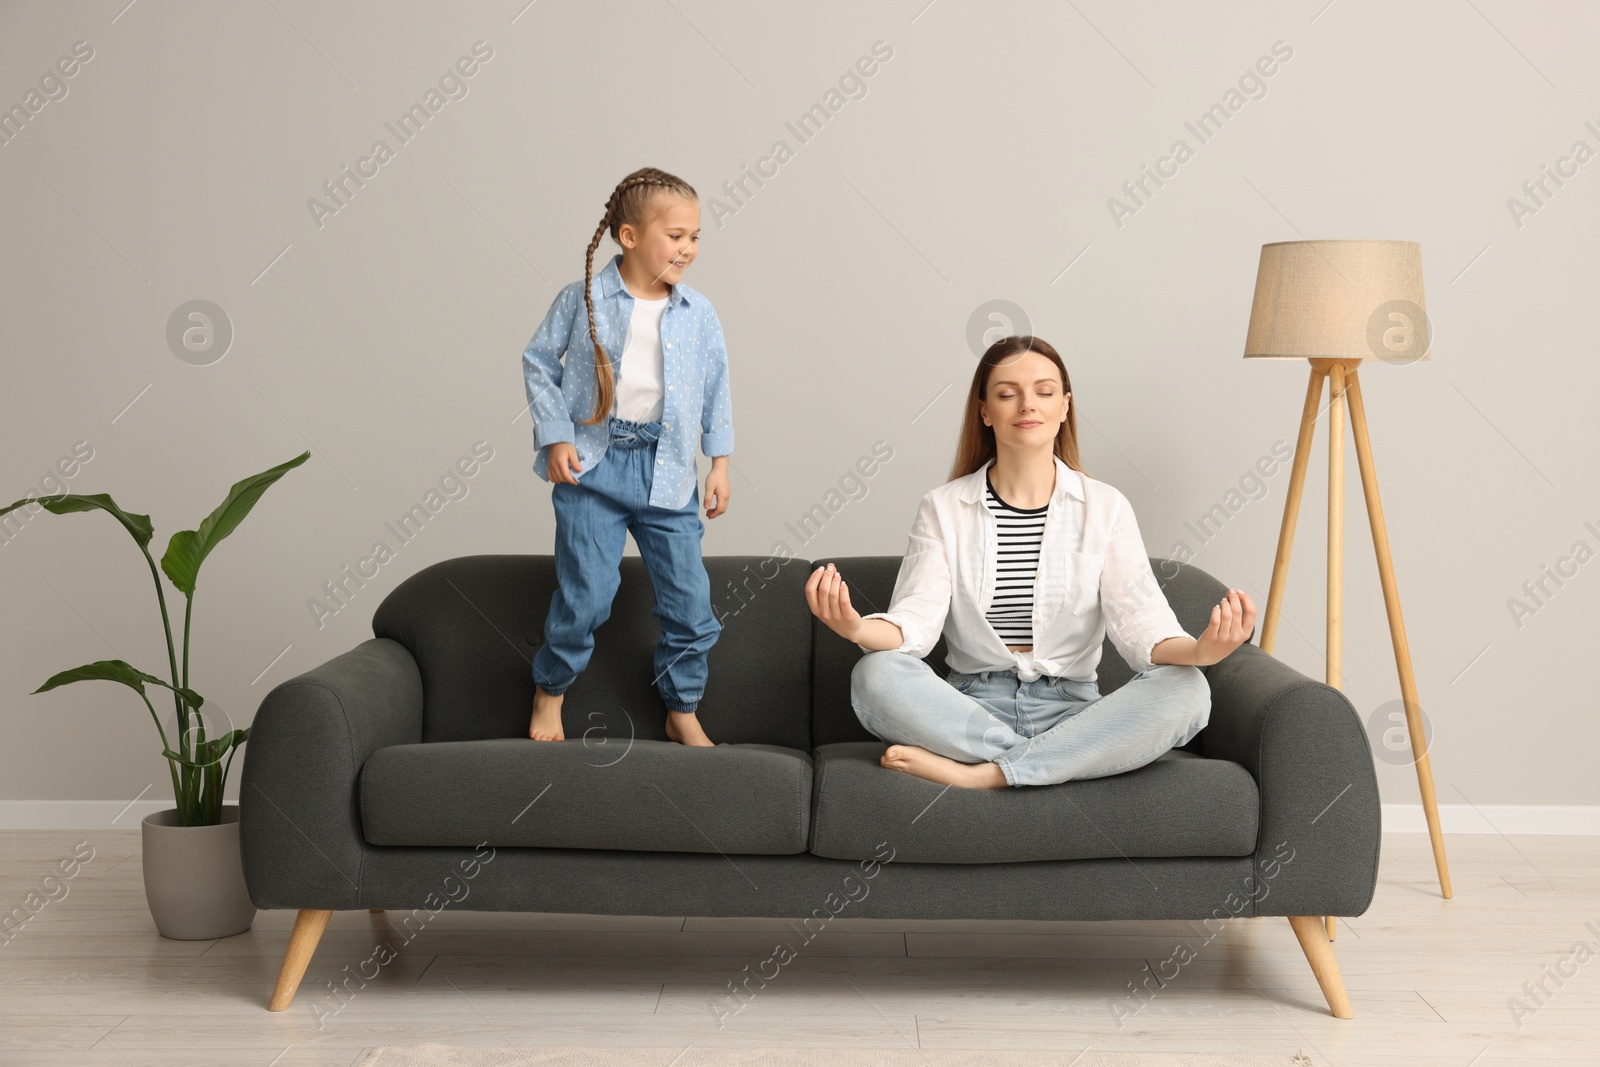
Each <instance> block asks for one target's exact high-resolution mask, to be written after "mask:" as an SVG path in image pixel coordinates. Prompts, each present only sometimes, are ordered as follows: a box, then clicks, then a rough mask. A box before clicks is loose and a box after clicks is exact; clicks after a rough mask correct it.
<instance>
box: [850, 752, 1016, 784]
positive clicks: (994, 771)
mask: <svg viewBox="0 0 1600 1067" xmlns="http://www.w3.org/2000/svg"><path fill="white" fill-rule="evenodd" d="M878 764H879V765H880V766H883V767H887V768H888V769H889V770H891V771H905V772H906V773H907V774H914V775H916V776H917V777H918V778H926V779H927V780H928V781H930V782H941V783H943V784H945V785H958V786H961V787H962V788H963V789H999V788H1000V787H1001V786H1004V785H1009V783H1008V782H1007V781H1006V776H1005V772H1004V771H1002V770H1001V769H1000V768H999V766H997V765H996V764H993V763H958V762H957V761H955V760H953V759H950V758H949V757H947V756H941V755H939V754H938V753H937V752H929V751H928V750H927V749H925V748H918V747H917V746H916V745H890V746H889V747H888V749H886V750H885V751H884V753H883V758H881V759H880V760H878Z"/></svg>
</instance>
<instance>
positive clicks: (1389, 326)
mask: <svg viewBox="0 0 1600 1067" xmlns="http://www.w3.org/2000/svg"><path fill="white" fill-rule="evenodd" d="M1432 340H1433V337H1432V328H1431V327H1430V325H1429V323H1428V314H1427V304H1426V302H1425V301H1424V299H1423V295H1422V247H1421V246H1420V245H1418V244H1417V243H1416V242H1415V241H1279V242H1277V243H1274V244H1266V245H1262V246H1261V264H1260V266H1259V267H1258V268H1257V269H1256V294H1255V300H1254V302H1253V303H1252V304H1251V306H1250V330H1249V332H1248V334H1247V335H1246V337H1245V342H1244V356H1245V358H1246V359H1360V360H1377V361H1381V362H1384V363H1414V362H1416V361H1417V360H1423V359H1431V358H1433V357H1432V352H1431V347H1432V346H1431V342H1432Z"/></svg>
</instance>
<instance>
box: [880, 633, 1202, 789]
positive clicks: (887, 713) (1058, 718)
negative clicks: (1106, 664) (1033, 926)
mask: <svg viewBox="0 0 1600 1067" xmlns="http://www.w3.org/2000/svg"><path fill="white" fill-rule="evenodd" d="M850 703H851V705H852V706H853V707H854V708H855V710H856V717H857V718H859V719H860V720H861V724H862V725H863V726H865V727H866V728H867V729H868V730H869V731H871V733H872V734H873V735H874V736H875V737H877V738H879V739H881V740H884V741H888V742H890V743H891V744H900V745H916V746H918V747H920V748H925V749H927V750H928V751H930V752H937V753H938V754H939V755H941V756H948V757H949V758H950V759H953V760H958V761H959V762H961V763H994V764H996V765H997V766H999V768H1000V770H1001V772H1002V773H1003V774H1004V775H1005V777H1006V782H1007V784H1009V785H1013V786H1018V785H1054V784H1056V783H1057V782H1066V781H1070V780H1072V779H1074V778H1104V777H1106V776H1107V775H1112V774H1121V773H1122V772H1124V771H1131V770H1133V769H1134V768H1136V767H1143V766H1144V765H1145V764H1146V763H1149V762H1151V761H1152V760H1154V759H1156V758H1158V757H1159V756H1161V755H1162V753H1164V752H1166V751H1167V750H1168V749H1171V748H1173V747H1175V746H1177V745H1182V744H1184V743H1186V742H1188V741H1189V740H1191V739H1192V738H1193V737H1194V735H1195V734H1197V733H1199V732H1200V730H1201V729H1202V728H1203V727H1204V726H1205V725H1206V723H1207V721H1209V719H1210V718H1211V685H1210V683H1209V682H1207V681H1206V676H1205V674H1204V673H1202V672H1201V670H1200V668H1199V667H1190V666H1180V665H1177V664H1165V663H1164V664H1158V665H1157V666H1156V667H1155V668H1154V669H1152V670H1148V671H1145V672H1144V673H1142V674H1136V675H1134V676H1133V677H1132V678H1131V679H1129V680H1128V681H1127V682H1125V683H1123V685H1122V686H1121V687H1120V688H1118V689H1117V690H1116V691H1115V692H1112V693H1110V694H1108V695H1106V696H1101V695H1100V689H1099V687H1098V686H1097V685H1096V684H1095V683H1094V682H1080V681H1074V680H1073V679H1070V678H1051V677H1049V676H1048V675H1040V676H1039V677H1038V678H1035V679H1034V680H1033V681H1031V682H1024V681H1021V680H1020V679H1018V677H1017V672H1016V671H1015V670H996V671H983V672H982V673H980V674H963V673H960V672H958V671H951V672H949V674H948V675H947V676H946V677H944V678H941V677H939V675H938V674H936V673H934V670H933V668H932V667H930V666H928V664H927V663H925V662H923V661H922V660H921V659H918V658H917V657H916V656H910V655H907V654H906V653H904V652H894V651H883V652H869V653H867V654H866V655H865V656H862V657H861V659H860V660H858V661H857V662H856V665H855V668H854V669H853V671H852V672H851V675H850Z"/></svg>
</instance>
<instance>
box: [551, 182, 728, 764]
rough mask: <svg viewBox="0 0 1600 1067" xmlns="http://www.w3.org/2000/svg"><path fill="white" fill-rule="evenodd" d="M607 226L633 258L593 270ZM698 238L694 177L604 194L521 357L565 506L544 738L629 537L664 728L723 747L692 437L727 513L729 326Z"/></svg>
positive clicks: (556, 720)
mask: <svg viewBox="0 0 1600 1067" xmlns="http://www.w3.org/2000/svg"><path fill="white" fill-rule="evenodd" d="M608 231H609V232H610V234H611V239H612V240H613V241H615V242H616V243H617V244H618V245H620V246H621V247H622V252H621V254H620V255H616V256H613V257H612V259H611V262H610V263H608V264H606V266H605V268H604V269H603V270H601V272H600V276H599V278H595V276H594V250H595V249H596V248H597V247H598V246H599V244H600V238H601V236H602V235H603V234H605V233H606V232H608ZM699 240H700V200H699V195H698V194H697V193H696V192H695V191H694V189H693V187H691V186H690V185H689V184H688V183H687V182H685V181H683V180H682V179H681V178H677V177H674V176H673V175H671V174H668V173H666V172H665V171H660V170H657V169H655V168H654V167H645V168H642V169H640V170H636V171H634V172H633V173H632V174H630V175H628V176H627V177H626V178H624V179H622V181H621V182H620V183H619V184H618V185H617V187H616V188H615V189H614V190H612V192H611V198H610V199H609V200H607V201H606V211H605V215H604V216H603V217H602V218H601V219H600V226H599V228H598V229H596V230H595V233H594V239H593V240H591V241H590V242H589V251H588V254H587V258H586V259H585V262H584V276H583V281H582V282H572V283H571V284H570V285H568V286H567V287H566V288H564V289H562V290H561V292H560V294H559V295H557V297H556V299H555V302H554V303H553V304H552V305H551V306H550V310H549V312H548V313H547V314H546V315H545V317H544V322H543V323H541V324H540V326H539V329H538V331H537V332H536V333H535V334H534V335H533V340H531V341H530V342H528V347H527V349H526V350H525V351H524V352H523V354H522V368H523V375H524V378H525V379H526V381H527V387H528V408H529V411H530V412H531V413H532V415H533V441H534V445H535V446H536V447H537V449H538V454H537V455H536V456H535V458H534V470H535V471H537V472H538V474H539V476H540V477H541V478H543V479H544V480H546V481H548V482H550V483H551V491H550V498H551V502H552V503H553V505H554V507H555V513H556V550H555V558H556V581H557V583H558V586H557V589H556V592H555V595H554V596H553V597H552V598H551V600H550V611H549V614H548V615H546V617H545V628H544V636H545V640H544V643H543V644H541V645H540V646H539V651H538V652H537V653H536V654H535V655H534V658H533V679H534V682H535V687H534V697H533V720H532V722H531V723H530V724H529V727H528V736H529V737H531V738H533V739H535V740H539V741H560V740H563V739H565V737H566V733H565V731H564V730H563V729H562V726H561V703H562V698H563V695H564V694H565V693H566V690H567V687H568V686H570V685H571V684H572V683H573V681H574V680H575V679H576V678H577V676H578V675H579V673H581V672H582V671H583V669H584V667H586V666H587V665H588V662H589V656H590V654H591V653H592V652H593V650H594V630H595V628H596V627H597V626H599V625H600V624H601V623H602V622H604V621H605V620H606V618H607V616H609V615H610V613H611V601H612V599H613V598H614V597H615V596H616V592H617V586H618V585H619V584H620V582H621V572H620V570H619V568H620V565H621V560H622V549H623V545H624V542H625V532H631V533H632V534H633V539H634V542H635V543H636V544H637V545H638V546H639V555H640V556H642V557H643V559H644V565H645V570H646V572H647V573H648V574H649V575H650V584H651V586H652V587H653V588H654V590H655V596H656V606H655V608H654V609H653V610H652V612H651V614H653V615H655V616H656V618H658V619H659V620H660V622H661V640H660V641H659V643H658V644H657V645H656V654H655V679H654V682H655V684H656V685H657V687H658V689H659V690H660V693H661V697H662V700H663V701H664V702H665V704H666V706H667V710H668V712H669V714H668V715H667V736H668V737H669V738H671V739H672V740H674V741H677V742H679V743H681V744H686V745H702V746H709V745H711V743H712V742H711V739H710V738H708V737H707V736H706V733H705V730H703V729H702V728H701V726H700V721H699V719H698V718H697V716H696V714H695V709H696V707H697V705H698V704H699V702H700V698H701V696H702V694H703V693H704V691H705V684H706V654H707V652H709V651H710V649H711V646H712V645H714V644H716V642H717V636H718V635H719V634H720V633H721V629H722V627H721V624H720V623H719V622H718V621H717V619H716V618H715V616H713V614H712V612H711V582H710V579H709V578H708V577H707V575H706V569H705V564H704V563H703V562H702V561H701V558H700V538H701V535H702V534H703V533H704V532H705V524H704V523H703V522H701V521H700V516H699V515H698V514H697V508H698V500H697V491H698V490H697V486H696V484H695V480H696V472H695V454H694V453H695V443H696V441H695V437H696V434H697V432H698V436H699V445H700V448H701V450H702V451H703V452H704V453H705V454H706V455H707V456H710V457H711V472H710V474H708V475H707V477H706V489H705V501H706V518H708V519H714V518H716V517H717V516H718V515H721V514H722V513H723V512H724V511H727V510H728V501H729V495H730V494H729V486H728V456H729V454H730V453H732V452H733V410H732V400H731V397H730V394H729V385H728V354H727V349H726V347H725V346H724V344H723V337H722V324H721V322H719V321H718V319H717V314H716V312H715V311H713V310H712V308H711V304H710V302H709V301H707V300H706V298H705V297H704V296H702V295H700V293H698V292H696V291H695V290H693V289H691V288H689V287H688V286H687V285H684V284H683V283H682V280H681V279H682V278H683V272H684V271H685V270H686V269H688V267H689V264H691V263H693V262H694V259H695V256H696V255H697V254H698V244H699ZM580 307H581V308H582V309H583V310H584V312H585V314H580V313H579V309H580ZM591 353H593V359H591V358H590V354H591ZM563 355H564V356H566V363H565V366H563V365H562V356H563Z"/></svg>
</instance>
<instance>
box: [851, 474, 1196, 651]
mask: <svg viewBox="0 0 1600 1067" xmlns="http://www.w3.org/2000/svg"><path fill="white" fill-rule="evenodd" d="M1051 458H1052V459H1053V460H1054V461H1055V468H1056V481H1055V487H1054V490H1053V491H1052V493H1051V496H1050V503H1049V505H1048V510H1047V512H1046V520H1045V530H1044V540H1043V545H1042V549H1041V552H1040V560H1039V575H1038V578H1037V580H1036V583H1035V586H1034V610H1033V635H1034V640H1033V648H1032V650H1031V651H1026V652H1013V651H1011V650H1010V649H1008V648H1006V645H1005V642H1004V641H1002V640H1001V639H1000V635H999V634H998V633H996V632H995V630H994V627H993V626H991V625H990V624H989V621H988V619H987V618H985V612H986V611H987V609H988V607H989V605H990V602H991V600H992V599H993V596H994V587H995V566H994V559H995V547H996V540H997V534H996V529H995V521H994V516H993V515H992V514H991V513H990V512H989V509H988V508H987V507H985V506H984V502H983V492H984V488H985V480H986V476H987V472H988V468H983V469H980V470H976V471H974V472H972V473H971V474H969V475H966V476H965V477H962V478H957V479H955V480H954V481H950V482H946V483H945V484H943V485H941V486H938V487H937V488H935V489H931V490H929V491H928V492H927V494H926V495H924V496H923V498H922V502H921V504H919V505H918V507H917V517H916V521H915V522H914V523H913V524H912V526H911V538H910V543H909V545H908V547H907V549H906V555H905V559H903V560H902V561H901V563H900V573H899V576H898V577H897V578H896V579H895V584H894V595H893V596H892V597H891V598H890V601H889V610H888V611H880V612H873V613H872V614H870V615H863V616H862V618H863V619H888V620H889V621H890V622H893V623H895V624H896V625H898V626H899V627H900V630H901V632H902V633H903V634H904V636H905V640H904V642H903V643H902V644H901V645H900V647H899V648H897V649H895V650H894V651H897V652H905V653H907V654H909V655H913V656H918V657H922V656H926V655H927V654H928V653H929V652H931V651H933V646H934V645H935V644H937V643H938V641H939V635H940V633H941V632H942V633H943V634H944V637H945V639H946V642H947V648H948V652H947V653H946V655H945V662H946V663H947V664H948V665H949V666H950V668H951V669H952V670H955V671H960V672H962V673H964V674H976V673H978V672H980V671H994V670H1015V671H1016V672H1017V677H1018V678H1020V679H1022V680H1023V681H1032V680H1033V679H1035V678H1037V677H1039V676H1040V675H1041V674H1044V675H1049V676H1051V677H1056V678H1061V677H1065V678H1073V679H1077V680H1079V681H1096V680H1098V679H1097V675H1096V673H1095V667H1096V666H1097V665H1098V664H1099V662H1100V652H1101V644H1102V642H1103V641H1104V640H1105V638H1106V636H1107V634H1109V635H1110V637H1111V643H1112V646H1113V647H1115V648H1116V650H1117V652H1118V653H1120V654H1121V656H1122V658H1123V659H1124V660H1125V661H1126V662H1127V664H1128V666H1129V667H1131V668H1133V670H1134V671H1135V672H1143V671H1147V670H1150V669H1152V668H1153V667H1154V666H1155V664H1154V663H1152V662H1151V660H1150V652H1151V650H1152V649H1153V648H1154V647H1155V646H1156V644H1157V643H1158V642H1160V641H1163V640H1165V639H1166V638H1168V637H1187V636H1189V634H1188V631H1186V630H1184V628H1183V627H1182V626H1181V625H1179V623H1178V618H1177V616H1176V615H1174V614H1173V612H1172V608H1171V606H1170V605H1169V604H1168V603H1167V598H1166V596H1165V595H1163V594H1162V592H1161V587H1160V586H1159V585H1157V584H1156V579H1155V574H1154V573H1152V572H1151V570H1150V560H1149V557H1148V556H1147V555H1146V554H1145V549H1144V541H1143V539H1142V538H1141V537H1140V536H1139V526H1138V524H1137V522H1135V520H1134V516H1133V506H1132V505H1131V504H1129V503H1128V498H1127V497H1125V496H1123V495H1122V492H1121V491H1120V490H1118V489H1117V488H1116V487H1115V486H1112V485H1109V484H1107V483H1106V482H1102V481H1098V480H1096V479H1094V478H1090V477H1088V476H1086V475H1084V474H1081V473H1080V472H1078V471H1075V470H1073V469H1072V468H1071V467H1069V466H1067V465H1066V463H1064V462H1062V460H1061V458H1060V457H1059V456H1054V455H1052V457H1051ZM992 465H993V464H992V461H991V464H990V466H992ZM857 647H859V648H860V649H861V650H862V651H863V652H870V651H872V650H871V649H869V648H867V647H866V646H864V645H858V646H857Z"/></svg>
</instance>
